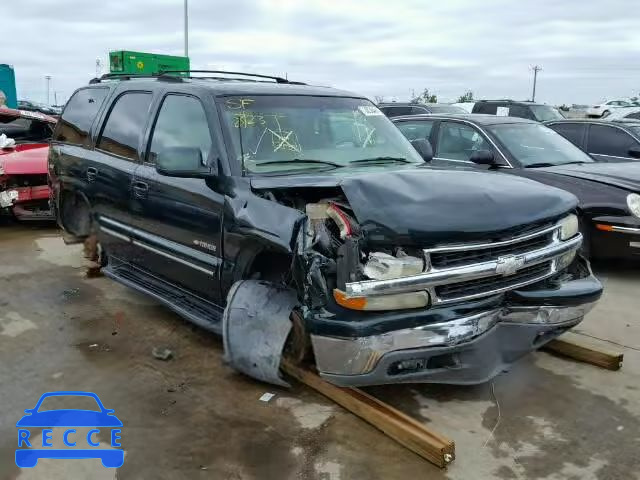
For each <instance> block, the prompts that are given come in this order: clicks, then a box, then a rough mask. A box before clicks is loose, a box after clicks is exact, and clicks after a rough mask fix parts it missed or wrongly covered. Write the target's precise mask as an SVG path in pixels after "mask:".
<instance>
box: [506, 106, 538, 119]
mask: <svg viewBox="0 0 640 480" xmlns="http://www.w3.org/2000/svg"><path fill="white" fill-rule="evenodd" d="M509 116H510V117H518V118H527V119H529V120H535V118H534V117H533V114H532V113H531V110H530V109H529V108H528V107H525V106H524V105H511V106H510V107H509Z"/></svg>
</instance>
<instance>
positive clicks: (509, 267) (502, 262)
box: [496, 255, 524, 276]
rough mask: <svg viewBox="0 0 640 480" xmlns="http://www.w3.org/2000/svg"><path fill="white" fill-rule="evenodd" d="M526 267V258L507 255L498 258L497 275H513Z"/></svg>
mask: <svg viewBox="0 0 640 480" xmlns="http://www.w3.org/2000/svg"><path fill="white" fill-rule="evenodd" d="M523 265H524V257H523V256H516V255H505V256H502V257H498V264H497V265H496V273H497V274H499V275H505V276H506V275H513V274H514V273H516V272H517V271H518V270H520V269H521V268H522V267H523Z"/></svg>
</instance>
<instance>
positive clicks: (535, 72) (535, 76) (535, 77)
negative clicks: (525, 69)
mask: <svg viewBox="0 0 640 480" xmlns="http://www.w3.org/2000/svg"><path fill="white" fill-rule="evenodd" d="M531 69H532V70H533V93H532V94H531V101H532V102H535V101H536V83H537V82H538V72H539V71H540V70H542V67H539V66H538V65H535V66H534V67H531Z"/></svg>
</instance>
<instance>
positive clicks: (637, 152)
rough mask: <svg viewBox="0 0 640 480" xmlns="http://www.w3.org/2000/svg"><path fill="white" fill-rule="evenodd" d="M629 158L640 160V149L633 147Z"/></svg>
mask: <svg viewBox="0 0 640 480" xmlns="http://www.w3.org/2000/svg"><path fill="white" fill-rule="evenodd" d="M629 156H630V157H632V158H640V147H637V146H636V147H631V148H630V149H629Z"/></svg>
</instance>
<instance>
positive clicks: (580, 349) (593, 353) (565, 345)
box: [542, 332, 624, 370]
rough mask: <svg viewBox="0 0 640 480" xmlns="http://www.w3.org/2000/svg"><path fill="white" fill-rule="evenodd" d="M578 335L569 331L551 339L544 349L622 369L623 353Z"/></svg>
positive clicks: (593, 363) (596, 364)
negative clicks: (595, 343)
mask: <svg viewBox="0 0 640 480" xmlns="http://www.w3.org/2000/svg"><path fill="white" fill-rule="evenodd" d="M576 337H577V335H576V334H571V332H567V333H565V334H564V335H562V336H561V337H559V338H556V339H555V340H551V341H550V342H549V343H547V344H546V345H545V346H544V347H542V349H543V350H548V351H550V352H553V353H557V354H558V355H562V356H564V357H569V358H572V359H574V360H578V361H580V362H586V363H590V364H591V365H595V366H597V367H602V368H606V369H607V370H620V368H621V367H622V360H623V359H624V355H623V354H622V353H615V352H611V351H607V350H606V349H603V348H601V347H600V346H599V345H594V344H589V343H587V342H586V341H584V340H581V339H579V338H576Z"/></svg>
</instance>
